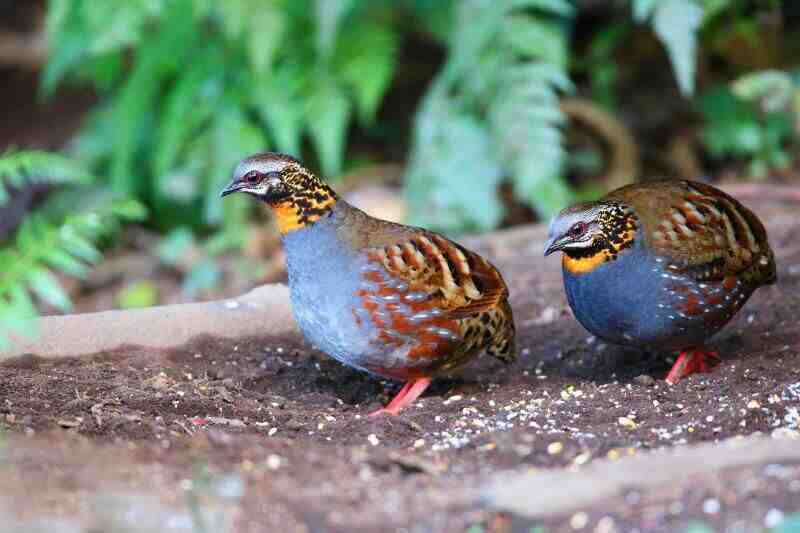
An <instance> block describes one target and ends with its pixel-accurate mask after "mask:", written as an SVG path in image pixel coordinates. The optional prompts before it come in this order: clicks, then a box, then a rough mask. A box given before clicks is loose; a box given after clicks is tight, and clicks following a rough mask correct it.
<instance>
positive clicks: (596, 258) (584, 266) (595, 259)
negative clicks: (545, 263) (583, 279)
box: [561, 250, 611, 275]
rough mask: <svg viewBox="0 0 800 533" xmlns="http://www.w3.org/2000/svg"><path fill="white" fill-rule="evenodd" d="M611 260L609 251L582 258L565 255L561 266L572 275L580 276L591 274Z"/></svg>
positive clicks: (601, 251)
mask: <svg viewBox="0 0 800 533" xmlns="http://www.w3.org/2000/svg"><path fill="white" fill-rule="evenodd" d="M610 259H611V254H610V253H609V252H608V250H600V251H599V252H597V253H596V254H594V255H590V256H588V257H580V258H575V257H570V256H568V255H567V254H564V257H563V259H562V260H561V264H562V265H563V266H564V268H566V269H567V271H568V272H569V273H570V274H575V275H579V274H586V273H587V272H591V271H592V270H594V269H595V268H597V267H599V266H600V265H602V264H603V263H605V262H606V261H609V260H610Z"/></svg>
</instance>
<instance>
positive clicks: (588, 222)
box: [544, 201, 637, 273]
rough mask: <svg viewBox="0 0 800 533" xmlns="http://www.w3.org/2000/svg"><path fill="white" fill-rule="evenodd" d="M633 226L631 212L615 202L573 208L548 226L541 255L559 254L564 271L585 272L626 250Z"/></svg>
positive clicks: (594, 203)
mask: <svg viewBox="0 0 800 533" xmlns="http://www.w3.org/2000/svg"><path fill="white" fill-rule="evenodd" d="M636 226H637V223H636V216H635V215H634V213H633V211H632V210H631V209H630V208H628V207H626V206H624V205H622V204H620V203H618V202H614V201H600V202H590V203H583V204H577V205H574V206H572V207H568V208H566V209H564V210H563V211H561V212H560V213H559V214H558V215H556V216H555V218H553V220H552V222H550V229H549V232H548V236H547V244H546V245H545V250H544V255H550V254H552V253H553V252H557V251H562V252H564V256H565V257H564V265H565V266H566V267H567V268H568V269H570V270H571V271H573V272H575V273H581V272H586V271H589V270H592V269H594V268H595V267H596V266H599V265H600V264H601V263H603V262H606V261H609V260H613V259H616V257H617V254H618V253H619V252H621V251H622V250H623V249H625V248H628V247H630V246H631V245H632V244H633V241H634V236H635V234H636Z"/></svg>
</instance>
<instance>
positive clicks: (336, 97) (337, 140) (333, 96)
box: [306, 80, 351, 177]
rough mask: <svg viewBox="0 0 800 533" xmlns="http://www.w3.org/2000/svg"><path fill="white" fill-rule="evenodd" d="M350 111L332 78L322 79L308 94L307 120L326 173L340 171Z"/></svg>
mask: <svg viewBox="0 0 800 533" xmlns="http://www.w3.org/2000/svg"><path fill="white" fill-rule="evenodd" d="M350 112H351V106H350V100H348V98H347V97H346V96H345V94H344V92H343V91H342V90H341V89H340V88H339V87H338V86H337V85H336V84H335V82H333V81H332V80H321V81H320V82H319V84H318V85H317V86H316V87H314V89H313V92H312V93H311V95H310V96H309V99H308V111H307V114H306V117H307V118H306V122H307V124H308V131H309V135H310V136H311V141H312V142H313V143H314V148H315V149H316V151H317V153H318V154H319V158H320V162H321V165H322V172H323V173H324V174H325V175H326V176H329V177H335V176H337V175H338V174H339V172H341V170H342V157H343V155H344V139H345V133H346V132H347V126H348V123H349V119H350Z"/></svg>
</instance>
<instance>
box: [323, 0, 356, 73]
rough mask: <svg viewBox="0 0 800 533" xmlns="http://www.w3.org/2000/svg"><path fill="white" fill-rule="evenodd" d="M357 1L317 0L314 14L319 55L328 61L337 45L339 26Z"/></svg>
mask: <svg viewBox="0 0 800 533" xmlns="http://www.w3.org/2000/svg"><path fill="white" fill-rule="evenodd" d="M354 4H355V0H315V1H314V14H315V22H316V24H317V54H318V55H319V56H320V57H322V58H324V59H327V58H328V57H330V55H331V53H332V52H333V50H334V47H335V45H336V36H337V32H338V30H339V25H340V24H341V22H342V20H343V19H344V18H345V17H346V16H347V14H348V12H349V11H350V10H351V9H352V8H353V5H354Z"/></svg>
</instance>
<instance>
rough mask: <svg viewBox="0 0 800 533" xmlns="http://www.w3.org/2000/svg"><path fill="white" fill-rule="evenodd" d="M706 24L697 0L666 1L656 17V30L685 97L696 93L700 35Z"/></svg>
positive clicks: (654, 22)
mask: <svg viewBox="0 0 800 533" xmlns="http://www.w3.org/2000/svg"><path fill="white" fill-rule="evenodd" d="M702 23H703V8H702V7H700V6H699V5H698V4H697V3H696V2H695V1H694V0H664V1H662V2H661V3H660V4H659V6H658V8H657V9H656V11H655V12H654V14H653V30H654V31H655V33H656V35H658V38H659V39H661V42H662V43H664V46H665V47H666V49H667V52H668V55H669V60H670V62H671V63H672V69H673V71H674V72H675V77H676V78H677V80H678V87H679V88H680V90H681V93H683V94H684V95H685V96H689V95H691V94H692V93H693V92H694V73H695V63H696V55H697V32H698V30H699V29H700V26H701V24H702Z"/></svg>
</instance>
